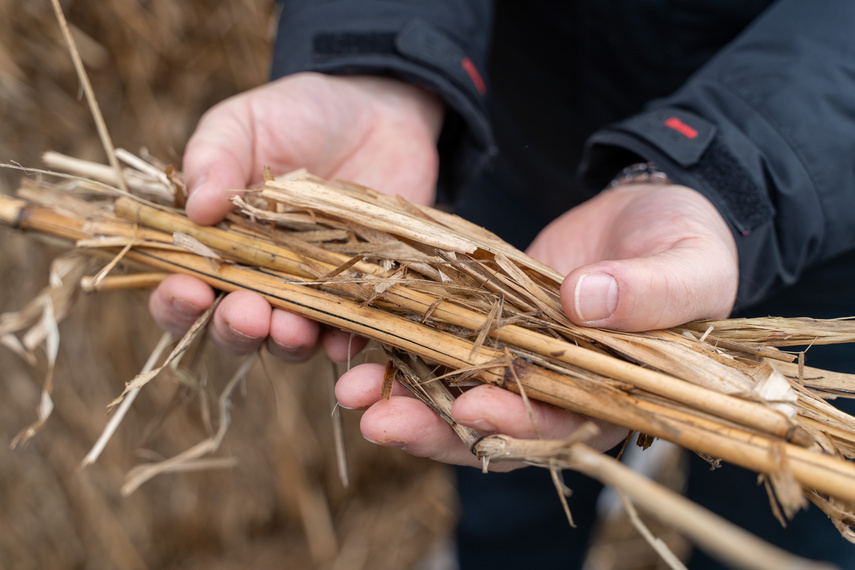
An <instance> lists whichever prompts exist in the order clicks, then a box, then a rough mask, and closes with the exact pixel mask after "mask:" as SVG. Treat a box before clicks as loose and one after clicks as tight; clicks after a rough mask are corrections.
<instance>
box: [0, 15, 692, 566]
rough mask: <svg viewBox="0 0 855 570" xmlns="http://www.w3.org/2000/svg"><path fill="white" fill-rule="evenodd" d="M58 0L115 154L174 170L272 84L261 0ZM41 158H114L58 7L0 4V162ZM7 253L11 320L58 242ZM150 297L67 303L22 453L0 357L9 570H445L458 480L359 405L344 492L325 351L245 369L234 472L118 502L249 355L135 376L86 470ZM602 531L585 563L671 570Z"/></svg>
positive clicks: (36, 383) (16, 396) (38, 282)
mask: <svg viewBox="0 0 855 570" xmlns="http://www.w3.org/2000/svg"><path fill="white" fill-rule="evenodd" d="M62 6H63V9H64V11H65V13H66V16H67V18H68V21H69V23H70V26H71V29H72V33H73V36H74V38H75V40H76V42H77V44H78V48H79V51H80V54H81V57H82V59H83V61H84V64H85V66H86V68H87V72H88V74H89V76H90V79H91V82H92V85H93V87H94V90H95V93H96V97H97V99H98V101H99V104H100V107H101V110H102V112H103V115H104V118H105V121H106V124H107V127H108V129H109V131H110V134H111V136H112V139H113V141H114V144H115V145H116V146H117V147H121V148H125V149H127V150H130V151H131V152H134V153H139V152H140V151H141V149H147V151H148V152H150V153H151V154H152V155H153V156H155V157H157V158H159V159H161V160H162V161H164V162H166V163H171V164H174V165H175V166H176V167H179V168H180V164H181V156H182V151H183V148H184V144H185V141H186V140H187V138H188V136H189V134H190V133H191V132H192V129H193V127H194V125H195V124H196V122H197V120H198V119H199V117H200V116H201V114H202V113H203V112H204V111H205V110H206V109H208V108H209V107H210V106H212V105H213V104H215V103H217V102H218V101H221V100H223V99H225V98H227V97H229V96H230V95H232V94H234V93H237V92H240V91H243V90H246V89H249V88H252V87H254V86H256V85H259V84H261V83H263V82H264V81H265V80H266V78H267V70H268V65H269V59H270V52H269V50H270V41H271V36H272V33H273V29H274V25H273V24H274V18H275V14H274V6H273V1H272V0H219V1H217V2H210V1H207V0H181V1H180V2H175V1H174V0H63V1H62ZM47 150H55V151H59V152H62V153H65V154H69V155H72V156H76V157H80V158H85V159H89V160H95V161H99V162H103V161H105V160H106V158H105V155H104V152H103V150H102V147H101V143H100V141H99V139H98V137H97V132H96V129H95V124H94V122H93V120H92V117H91V115H90V112H89V109H88V107H87V105H86V102H85V99H84V97H83V94H82V91H81V88H80V82H79V81H78V78H77V76H76V74H75V72H74V68H73V65H72V61H71V58H70V57H69V55H68V51H67V48H66V46H65V43H64V40H63V39H62V35H61V32H60V28H59V26H58V24H57V22H56V19H55V16H54V13H53V10H52V8H51V4H50V2H49V0H26V1H22V0H0V162H6V163H9V162H16V163H19V164H21V165H25V166H31V167H38V166H41V159H40V157H41V154H42V153H43V152H45V151H47ZM20 177H21V173H20V172H18V171H14V170H8V169H0V192H4V193H8V194H11V193H14V191H15V189H16V187H17V185H18V181H19V179H20ZM0 243H2V247H0V291H2V294H0V313H6V312H12V311H17V310H19V309H21V308H22V307H23V306H24V305H25V304H26V303H27V301H29V300H30V299H32V298H33V297H34V296H35V295H36V294H37V293H38V291H39V290H40V289H41V288H42V287H44V286H46V285H47V282H48V272H49V265H50V261H51V260H52V259H53V258H55V257H56V256H58V255H60V254H62V252H63V251H65V249H64V248H63V247H62V246H60V245H57V244H52V243H45V242H43V241H41V240H39V239H36V238H35V237H33V236H26V235H23V234H21V233H17V232H13V231H10V230H7V229H3V228H0ZM146 302H147V292H145V291H129V292H115V293H101V294H97V295H83V296H81V297H80V298H79V299H78V300H77V302H76V305H75V308H74V310H73V311H72V312H71V314H70V316H69V317H68V318H67V319H66V320H65V321H64V322H63V323H62V324H61V326H60V332H61V338H62V340H61V344H60V353H59V357H58V361H57V370H56V374H55V389H54V394H53V400H54V402H55V406H56V408H55V410H54V412H53V415H52V416H51V417H50V419H49V421H48V422H47V424H46V426H45V428H44V429H43V430H42V431H41V432H40V433H38V434H37V435H36V436H35V437H34V438H33V439H32V440H31V441H30V442H29V444H28V445H26V446H24V447H18V448H16V449H11V448H10V443H11V442H12V440H13V439H14V438H15V436H16V435H17V434H18V433H19V432H20V431H21V430H23V429H25V428H26V427H27V426H29V425H30V424H31V423H32V422H34V421H35V420H36V418H37V407H38V404H39V398H40V392H41V388H42V385H43V383H44V379H45V374H46V366H45V362H44V358H43V357H42V358H40V359H39V361H37V362H36V363H35V364H33V363H26V362H24V361H23V360H22V359H20V358H19V357H18V356H16V355H15V354H14V353H12V352H11V351H10V350H8V349H6V348H5V347H3V346H0V569H15V570H29V569H58V570H61V569H90V568H92V569H101V568H122V569H138V568H163V569H174V570H178V569H182V570H191V569H197V568H199V569H201V568H204V569H206V570H224V569H231V568H235V569H237V568H295V569H300V568H313V569H314V568H317V569H331V570H351V569H362V568H366V569H368V568H370V569H380V570H382V569H390V570H391V569H395V570H399V569H404V568H419V569H420V570H447V569H448V568H450V566H449V563H448V558H447V557H446V555H447V554H448V548H447V546H448V537H449V533H450V530H451V529H452V528H453V524H454V520H455V515H456V508H457V507H456V499H455V494H454V490H453V483H452V478H451V476H450V473H449V470H448V469H447V468H446V467H445V466H441V465H438V464H434V463H432V462H428V461H424V460H418V459H414V458H411V457H409V456H406V455H405V454H403V453H400V452H397V451H394V450H389V449H382V448H378V447H376V446H373V445H370V444H368V443H367V442H365V441H364V440H363V439H362V437H361V436H360V435H359V430H358V421H359V417H358V414H357V413H354V412H350V413H345V414H344V420H345V421H344V424H345V426H344V427H345V430H344V431H345V435H344V440H345V448H346V454H347V459H348V465H349V474H350V485H349V486H348V487H347V488H345V487H344V486H343V484H342V482H341V480H340V478H339V475H338V468H337V463H336V460H335V451H334V444H333V442H334V437H333V427H332V420H331V409H332V394H331V390H332V385H333V381H334V378H336V377H337V375H338V373H339V372H340V371H339V370H336V369H334V367H333V366H332V365H331V364H330V363H329V362H328V361H326V360H325V359H324V358H323V357H318V358H316V359H315V360H313V361H312V362H309V363H307V364H305V365H299V366H297V365H285V364H283V363H280V362H277V361H276V360H274V359H272V358H270V357H269V356H268V355H263V356H262V358H261V359H260V360H259V361H257V362H256V364H255V365H254V366H253V368H252V371H251V373H250V375H249V377H248V378H247V379H246V381H245V382H244V383H243V385H242V386H241V389H240V390H239V391H238V393H237V394H236V395H234V396H233V398H232V410H231V425H230V427H229V431H228V433H227V436H226V439H225V441H224V442H223V445H222V446H221V448H220V450H219V451H218V452H217V453H216V456H217V457H222V458H234V459H235V461H236V466H235V467H233V468H231V469H221V470H212V471H201V472H193V473H182V474H168V475H162V476H159V477H157V478H155V479H154V480H152V481H150V482H148V483H146V484H144V485H143V486H142V487H141V488H139V489H138V490H137V491H136V492H134V493H133V494H131V495H130V496H127V497H125V496H122V494H121V487H122V484H123V483H124V481H125V477H126V475H127V473H128V471H129V470H130V469H132V468H133V467H134V466H136V465H139V464H141V463H145V462H148V461H152V460H159V459H164V458H168V457H172V456H174V455H176V454H178V453H180V452H182V451H184V450H186V449H188V448H190V447H192V446H193V445H195V444H196V443H198V442H200V441H202V440H204V439H206V438H207V437H209V436H210V435H211V433H212V432H213V431H216V429H217V421H218V417H217V414H216V407H217V404H216V402H217V397H218V395H219V393H220V391H221V390H222V388H223V386H224V385H225V383H226V382H227V381H228V379H229V377H230V376H231V374H232V372H233V371H234V370H235V369H237V367H238V366H239V365H240V360H239V359H237V358H230V357H226V356H223V355H221V354H217V353H216V351H214V350H212V349H210V348H209V347H205V346H202V347H200V348H198V349H195V350H194V351H191V353H190V354H189V355H188V356H187V357H186V358H185V360H184V361H183V363H182V366H184V367H185V368H187V369H189V370H190V371H191V372H192V375H189V376H188V375H180V374H175V373H171V372H165V373H163V374H161V375H160V376H159V377H158V378H157V379H156V380H154V381H153V382H151V383H150V384H149V385H147V386H146V387H145V389H144V390H142V392H141V394H140V397H139V398H138V399H137V400H136V402H135V403H134V405H133V407H132V408H131V411H130V413H129V414H128V415H127V416H126V417H125V419H124V420H123V422H122V424H121V425H120V427H119V429H118V431H117V432H116V434H115V435H114V436H113V438H112V440H111V441H110V443H109V444H108V446H107V448H106V450H105V451H104V453H103V454H102V456H101V457H100V459H99V460H98V461H97V462H96V463H95V464H94V465H91V466H89V467H87V468H86V469H81V468H80V464H81V461H82V460H83V458H84V457H85V456H86V454H87V452H88V451H89V449H90V448H91V447H92V445H93V444H94V443H95V441H96V440H97V438H98V436H99V435H100V433H101V432H102V430H103V429H104V426H105V424H106V422H107V421H108V419H109V415H108V413H107V406H108V404H109V403H110V402H111V401H113V399H114V398H116V396H118V395H119V394H120V393H121V392H122V389H123V387H124V384H125V383H126V382H127V381H128V380H130V379H131V378H133V376H134V375H135V374H136V373H137V372H139V370H140V369H141V368H142V366H143V364H144V362H145V361H146V359H147V358H148V356H149V354H150V353H151V351H152V350H153V349H154V346H155V344H156V343H157V341H158V338H159V337H160V334H161V333H160V331H159V329H158V328H157V327H156V325H154V323H153V322H152V320H151V317H150V316H149V313H148V310H147V309H146ZM369 356H370V355H369ZM666 471H668V472H670V473H677V474H679V472H680V469H679V468H677V467H675V466H674V465H670V466H666ZM673 484H674V485H675V486H679V477H678V478H677V480H676V481H674V483H673ZM497 500H500V498H498V499H497ZM556 500H558V499H557V498H556ZM615 521H620V522H615ZM609 522H610V524H604V525H603V529H604V530H603V531H602V533H601V536H600V539H599V540H598V542H597V544H596V545H595V547H594V549H593V551H592V555H591V558H590V561H589V567H590V568H591V569H592V570H593V569H602V570H605V569H607V568H609V569H614V568H656V567H661V565H662V563H661V562H659V560H658V558H657V557H656V556H655V555H654V554H652V551H651V549H650V548H649V547H648V546H647V545H646V544H645V543H644V542H643V541H642V539H640V538H639V537H638V535H637V533H636V532H635V531H634V530H633V529H632V528H630V527H629V526H628V525H627V524H626V522H625V520H622V519H620V518H613V519H610V520H609ZM658 531H659V536H660V537H662V538H665V539H669V538H670V539H671V543H672V546H673V547H674V548H675V549H676V550H677V551H678V553H680V552H681V549H682V551H684V550H685V544H684V543H682V542H681V541H679V539H677V538H676V537H674V536H673V535H670V534H669V533H667V531H666V530H665V529H658ZM568 532H572V529H570V528H569V527H568Z"/></svg>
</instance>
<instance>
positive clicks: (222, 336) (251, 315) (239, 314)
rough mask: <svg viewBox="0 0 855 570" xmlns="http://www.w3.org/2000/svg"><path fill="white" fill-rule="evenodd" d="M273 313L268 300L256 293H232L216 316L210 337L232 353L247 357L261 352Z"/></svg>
mask: <svg viewBox="0 0 855 570" xmlns="http://www.w3.org/2000/svg"><path fill="white" fill-rule="evenodd" d="M271 312H272V309H271V307H270V305H269V304H268V303H267V301H265V300H264V298H263V297H261V296H260V295H258V294H256V293H252V292H250V291H235V292H233V293H229V294H228V295H226V297H225V298H224V299H223V300H222V301H221V302H220V305H219V307H217V310H216V311H215V313H214V318H213V322H212V323H211V327H210V336H211V338H212V339H213V341H214V342H215V344H217V346H219V347H220V348H222V349H223V350H225V351H226V352H228V353H230V354H237V355H240V354H247V353H248V352H251V351H253V350H255V349H257V348H258V347H259V346H260V345H261V343H262V342H264V339H265V338H266V337H267V335H268V334H269V332H270V314H271Z"/></svg>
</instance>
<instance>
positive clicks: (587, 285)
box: [574, 273, 618, 322]
mask: <svg viewBox="0 0 855 570" xmlns="http://www.w3.org/2000/svg"><path fill="white" fill-rule="evenodd" d="M574 301H575V305H576V314H577V315H579V318H580V319H581V320H582V321H585V322H594V321H600V320H602V319H605V318H608V317H610V316H612V314H613V313H614V312H615V308H616V307H617V301H618V286H617V281H615V279H614V277H612V276H611V275H609V274H608V273H587V274H585V275H583V276H582V277H580V278H579V281H578V282H577V283H576V295H575V299H574Z"/></svg>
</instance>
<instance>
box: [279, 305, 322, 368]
mask: <svg viewBox="0 0 855 570" xmlns="http://www.w3.org/2000/svg"><path fill="white" fill-rule="evenodd" d="M319 336H320V325H319V324H318V323H317V322H316V321H312V320H310V319H307V318H305V317H301V316H300V315H295V314H294V313H289V312H288V311H283V310H281V309H273V312H272V314H271V316H270V337H269V338H268V342H267V348H268V350H269V351H270V353H271V354H273V355H274V356H276V357H277V358H280V359H282V360H285V361H288V362H303V361H305V360H308V359H309V358H310V357H311V356H312V355H313V354H314V353H315V351H316V350H317V346H318V338H319Z"/></svg>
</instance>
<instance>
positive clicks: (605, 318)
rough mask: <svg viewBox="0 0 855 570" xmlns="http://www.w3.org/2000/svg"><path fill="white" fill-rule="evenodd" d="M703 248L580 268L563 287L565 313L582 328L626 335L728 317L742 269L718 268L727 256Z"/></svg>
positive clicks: (684, 247)
mask: <svg viewBox="0 0 855 570" xmlns="http://www.w3.org/2000/svg"><path fill="white" fill-rule="evenodd" d="M703 242H704V239H703V238H697V239H696V240H686V241H685V242H681V243H678V244H675V245H674V246H673V247H672V248H670V249H669V250H667V251H664V252H661V253H658V254H655V255H652V256H649V257H640V258H633V259H626V260H621V261H605V262H599V263H595V264H590V265H586V266H584V267H580V268H577V269H576V270H574V271H572V272H571V273H570V274H569V275H568V276H567V278H566V279H565V280H564V283H563V284H562V286H561V304H562V306H563V308H564V311H565V313H566V314H567V316H568V317H569V318H570V319H571V320H572V321H573V322H575V323H577V324H582V325H586V326H598V327H604V328H611V329H617V330H626V331H643V330H651V329H661V328H668V327H672V326H677V325H680V324H683V323H685V322H688V321H691V320H696V319H705V318H724V317H727V315H728V314H729V312H730V310H731V308H732V307H733V303H734V301H735V298H736V283H737V278H736V264H735V263H727V262H723V263H717V262H716V259H717V258H718V257H728V255H727V253H726V252H724V251H719V249H720V248H718V246H717V245H716V244H715V243H703Z"/></svg>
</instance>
